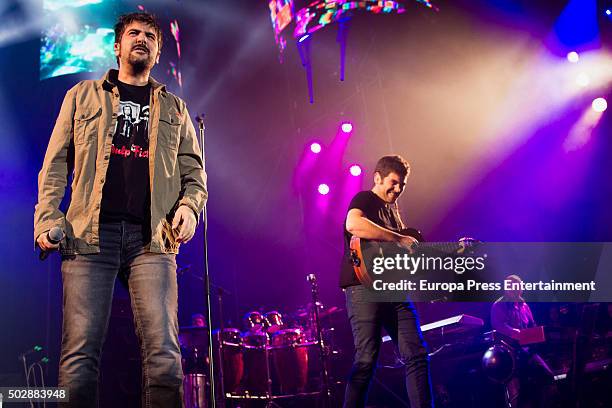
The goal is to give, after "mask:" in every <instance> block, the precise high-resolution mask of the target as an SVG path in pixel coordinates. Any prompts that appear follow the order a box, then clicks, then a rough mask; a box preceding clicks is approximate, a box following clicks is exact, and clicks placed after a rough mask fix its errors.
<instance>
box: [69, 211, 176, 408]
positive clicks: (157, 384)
mask: <svg viewBox="0 0 612 408" xmlns="http://www.w3.org/2000/svg"><path fill="white" fill-rule="evenodd" d="M119 273H121V274H122V275H123V276H124V277H125V278H126V281H127V283H128V287H129V292H130V298H131V302H132V311H133V313H134V324H135V326H136V333H137V335H138V339H139V341H140V349H141V357H142V406H143V407H181V406H182V396H183V389H182V381H183V373H182V370H181V352H180V346H179V342H178V290H177V281H176V261H175V255H173V254H156V253H151V252H146V251H145V250H144V242H143V229H142V227H141V226H140V225H135V224H129V223H126V222H120V223H108V224H100V253H99V254H93V255H74V256H64V257H63V259H62V280H63V288H64V305H63V309H64V317H63V329H62V352H61V358H60V370H59V386H60V387H66V388H68V390H69V399H70V402H69V403H67V405H66V406H68V407H88V408H89V407H96V406H97V405H98V374H99V365H100V353H101V351H102V345H103V343H104V339H105V337H106V331H107V328H108V322H109V317H110V310H111V303H112V297H113V289H114V285H115V279H116V278H117V275H118V274H119ZM109 392H110V390H109Z"/></svg>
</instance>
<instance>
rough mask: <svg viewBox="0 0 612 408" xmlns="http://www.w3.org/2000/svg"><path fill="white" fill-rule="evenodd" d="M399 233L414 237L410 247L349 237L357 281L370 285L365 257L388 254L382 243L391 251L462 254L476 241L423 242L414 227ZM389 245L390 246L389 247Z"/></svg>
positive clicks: (421, 235) (385, 255)
mask: <svg viewBox="0 0 612 408" xmlns="http://www.w3.org/2000/svg"><path fill="white" fill-rule="evenodd" d="M398 233H399V234H400V235H405V236H409V237H412V238H414V239H415V240H416V241H417V242H416V243H414V244H413V245H412V246H411V248H410V249H408V248H406V247H404V246H402V245H400V244H397V243H391V242H385V241H377V240H370V239H362V238H358V237H356V236H353V237H351V243H350V257H351V263H352V264H353V270H354V271H355V275H356V276H357V279H358V280H359V282H361V284H362V285H364V286H367V287H371V286H372V283H373V282H374V280H373V279H372V274H371V273H370V271H368V267H367V262H366V261H365V260H366V259H370V260H371V259H373V258H375V257H387V256H391V255H390V254H388V253H387V254H385V250H384V248H383V245H381V244H382V243H384V244H385V248H386V252H389V249H392V252H393V253H400V252H402V253H405V252H411V253H414V252H427V253H430V254H435V255H439V256H442V255H462V254H463V253H465V251H466V250H467V249H469V248H473V247H474V245H475V244H476V243H477V242H478V241H477V240H475V239H474V238H467V237H464V238H461V239H459V241H458V242H431V243H428V242H425V239H424V238H423V234H421V231H419V230H417V229H416V228H406V229H403V230H401V231H399V232H398ZM389 247H391V248H389Z"/></svg>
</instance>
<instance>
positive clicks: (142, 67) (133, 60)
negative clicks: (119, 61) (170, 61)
mask: <svg viewBox="0 0 612 408" xmlns="http://www.w3.org/2000/svg"><path fill="white" fill-rule="evenodd" d="M127 62H128V64H130V66H131V67H132V71H133V72H134V73H135V74H141V73H143V72H145V71H148V70H151V68H153V58H151V56H150V54H147V58H138V57H135V56H134V55H133V54H132V53H130V56H129V57H128V61H127Z"/></svg>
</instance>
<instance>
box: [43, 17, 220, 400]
mask: <svg viewBox="0 0 612 408" xmlns="http://www.w3.org/2000/svg"><path fill="white" fill-rule="evenodd" d="M161 46H162V33H161V29H160V27H159V24H158V23H157V21H156V20H155V18H154V17H153V16H151V15H150V14H147V13H131V14H127V15H123V16H120V17H119V20H118V22H117V24H116V25H115V45H114V51H115V55H116V57H117V62H118V64H119V70H118V71H117V70H110V71H108V72H107V74H106V75H105V76H104V77H103V78H102V79H100V80H98V81H92V80H87V81H82V82H79V83H78V84H77V85H76V86H74V87H73V88H72V89H70V90H69V91H68V92H67V94H66V97H65V99H64V102H63V104H62V107H61V110H60V113H59V116H58V118H57V122H56V124H55V127H54V129H53V133H52V135H51V139H50V141H49V145H48V147H47V152H46V155H45V159H44V163H43V166H42V169H41V171H40V174H39V179H38V189H39V192H38V204H37V205H36V209H35V214H34V237H35V240H36V244H37V245H38V246H39V247H40V248H41V249H42V250H45V251H50V250H54V249H59V250H60V251H61V254H62V280H63V291H64V311H63V330H62V350H61V359H60V373H59V385H60V386H61V387H67V388H68V389H69V395H70V402H69V403H68V406H71V407H91V406H96V405H97V399H98V373H99V362H100V353H101V349H102V345H103V342H104V338H105V335H106V330H107V326H108V320H109V315H110V308H111V302H112V296H113V287H114V282H115V279H116V277H117V276H118V274H121V275H122V276H123V277H124V278H125V279H126V280H127V282H128V287H129V291H130V297H131V301H132V310H133V312H134V320H135V325H136V332H137V335H138V338H139V340H140V344H141V350H142V373H143V378H142V381H143V383H142V404H143V406H146V407H179V406H182V392H183V391H182V371H181V355H180V347H179V343H178V318H177V309H178V306H177V281H176V261H175V256H176V253H178V248H179V245H180V244H181V243H186V242H188V241H189V240H190V239H191V238H192V237H193V235H194V233H195V227H196V224H197V220H198V218H199V214H200V212H201V211H202V209H203V208H204V205H205V202H206V199H207V197H208V194H207V190H206V174H205V172H204V164H203V158H202V156H201V152H200V147H199V144H198V141H197V137H196V132H195V129H194V126H193V123H192V122H191V119H190V118H189V113H188V112H187V108H186V107H185V103H184V102H183V101H182V100H181V99H180V98H178V97H176V96H175V95H173V94H171V93H169V92H168V91H167V90H166V87H165V86H164V85H162V84H160V83H159V82H157V81H155V80H154V79H153V78H152V77H150V72H151V69H152V68H153V66H154V65H155V64H156V63H157V62H159V55H160V50H161ZM71 175H72V184H71V199H70V205H69V207H68V210H67V212H66V213H65V214H64V213H63V212H62V211H61V210H60V209H59V205H60V202H61V201H62V198H63V196H64V192H65V187H66V184H67V180H68V179H69V177H70V176H71ZM54 227H60V228H62V230H63V231H64V232H65V238H64V239H63V240H62V242H61V243H60V244H53V243H52V241H50V240H49V236H48V232H49V231H50V230H51V229H52V228H54Z"/></svg>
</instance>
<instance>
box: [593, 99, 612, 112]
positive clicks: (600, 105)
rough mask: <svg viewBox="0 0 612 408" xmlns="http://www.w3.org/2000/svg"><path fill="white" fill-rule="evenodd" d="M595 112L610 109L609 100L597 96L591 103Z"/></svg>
mask: <svg viewBox="0 0 612 408" xmlns="http://www.w3.org/2000/svg"><path fill="white" fill-rule="evenodd" d="M591 106H592V107H593V110H594V111H595V112H603V111H605V110H606V109H608V102H607V101H606V100H605V99H604V98H597V99H594V100H593V103H592V104H591Z"/></svg>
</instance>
